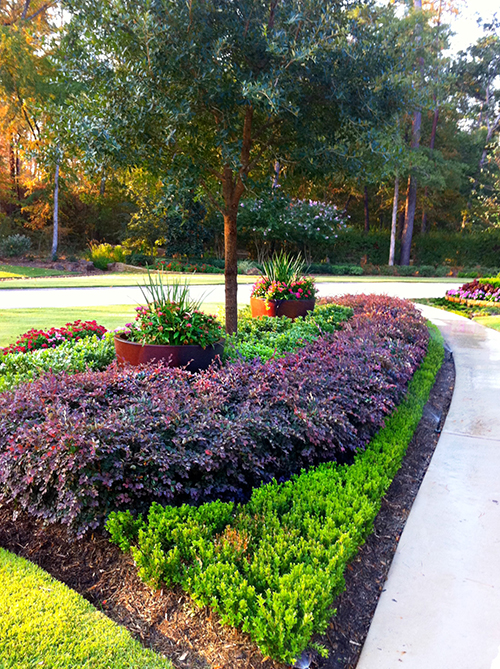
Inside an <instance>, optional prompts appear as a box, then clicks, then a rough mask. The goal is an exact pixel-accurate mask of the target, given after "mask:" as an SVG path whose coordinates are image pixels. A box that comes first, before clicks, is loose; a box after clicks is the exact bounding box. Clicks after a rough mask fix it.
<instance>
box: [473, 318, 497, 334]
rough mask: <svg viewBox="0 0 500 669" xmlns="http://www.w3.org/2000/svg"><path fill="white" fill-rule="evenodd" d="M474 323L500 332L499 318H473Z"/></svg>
mask: <svg viewBox="0 0 500 669" xmlns="http://www.w3.org/2000/svg"><path fill="white" fill-rule="evenodd" d="M474 322H475V323H480V324H481V325H485V326H486V327H488V328H493V329H494V330H498V331H499V332H500V316H478V317H477V318H474Z"/></svg>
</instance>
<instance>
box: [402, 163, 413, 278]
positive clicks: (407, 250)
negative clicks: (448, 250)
mask: <svg viewBox="0 0 500 669" xmlns="http://www.w3.org/2000/svg"><path fill="white" fill-rule="evenodd" d="M416 207H417V178H416V177H415V175H414V174H411V175H410V177H409V179H408V190H407V192H406V206H405V223H404V227H403V237H402V240H401V261H400V265H409V264H410V255H411V242H412V239H413V222H414V220H415V209H416Z"/></svg>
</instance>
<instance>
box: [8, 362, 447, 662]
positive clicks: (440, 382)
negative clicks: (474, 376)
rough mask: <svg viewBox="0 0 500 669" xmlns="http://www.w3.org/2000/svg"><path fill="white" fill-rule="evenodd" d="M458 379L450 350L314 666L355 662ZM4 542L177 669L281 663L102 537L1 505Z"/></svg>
mask: <svg viewBox="0 0 500 669" xmlns="http://www.w3.org/2000/svg"><path fill="white" fill-rule="evenodd" d="M454 380H455V370H454V365H453V360H452V358H451V355H450V354H447V356H446V360H445V363H444V364H443V366H442V368H441V370H440V372H439V374H438V377H437V379H436V383H435V385H434V388H433V390H432V392H431V397H430V400H429V403H428V404H427V406H426V409H425V412H424V417H423V419H422V420H421V422H420V424H419V426H418V428H417V430H416V432H415V435H414V437H413V440H412V442H411V444H410V446H409V448H408V453H407V455H406V457H405V460H404V462H403V466H402V467H401V469H400V471H399V472H398V474H397V475H396V477H395V479H394V481H393V483H392V485H391V487H390V488H389V491H388V493H387V495H386V497H385V498H384V500H383V502H382V508H381V511H380V513H379V515H378V517H377V519H376V521H375V527H374V532H373V534H372V535H370V537H369V538H368V540H367V541H366V543H365V544H364V546H362V547H361V549H360V551H359V553H358V556H357V558H356V559H355V560H354V561H353V563H352V564H351V565H349V567H348V569H347V572H346V589H345V591H344V592H343V593H342V594H341V595H340V596H339V597H338V598H337V600H336V602H335V604H334V606H335V608H336V609H337V614H336V615H335V616H334V617H333V618H332V621H331V623H330V626H329V628H328V630H327V632H326V634H325V635H324V636H322V637H317V638H316V639H315V640H316V641H319V642H320V643H322V644H323V645H325V646H326V647H327V648H328V650H329V657H328V659H326V660H324V659H321V658H319V657H318V656H317V655H316V654H315V653H314V654H312V656H311V657H310V666H311V667H322V668H324V669H333V668H334V667H335V669H354V667H355V666H356V663H357V660H358V657H359V653H360V651H361V648H362V644H363V641H364V639H365V637H366V634H367V632H368V628H369V625H370V621H371V618H372V616H373V613H374V611H375V607H376V605H377V601H378V597H379V595H380V592H381V591H382V588H383V585H384V582H385V578H386V575H387V572H388V570H389V567H390V564H391V561H392V557H393V555H394V552H395V550H396V547H397V543H398V541H399V537H400V535H401V532H402V530H403V527H404V524H405V522H406V518H407V517H408V514H409V511H410V508H411V506H412V503H413V500H414V499H415V496H416V494H417V492H418V489H419V487H420V483H421V481H422V479H423V476H424V474H425V472H426V470H427V467H428V465H429V462H430V459H431V457H432V454H433V452H434V449H435V446H436V443H437V440H438V438H439V433H440V429H441V427H442V424H443V422H444V418H445V416H446V413H447V411H448V407H449V405H450V402H451V396H452V393H453V386H454ZM0 546H2V547H4V548H6V549H8V550H10V551H12V552H14V553H17V554H18V555H21V556H23V557H25V558H27V559H29V560H31V561H32V562H35V563H36V564H38V565H39V566H40V567H42V568H43V569H45V570H46V571H48V572H49V573H50V574H52V575H53V576H54V577H55V578H57V579H59V580H60V581H63V582H64V583H66V584H67V585H68V586H70V587H71V588H73V589H74V590H76V591H77V592H79V593H80V594H82V595H83V596H84V597H85V598H86V599H87V600H88V601H90V602H91V603H92V604H94V605H95V606H96V607H97V608H99V609H100V610H102V611H103V612H104V613H106V614H107V615H108V616H109V617H110V618H112V619H113V620H115V621H116V622H118V623H120V624H122V625H124V626H125V627H127V629H129V630H130V632H131V633H132V634H133V635H134V636H135V637H136V638H138V639H140V640H141V641H142V643H143V644H144V645H145V646H148V647H151V648H154V649H155V650H156V651H157V652H159V653H162V654H163V655H165V656H167V657H169V658H170V659H171V660H172V661H173V663H174V665H175V666H176V667H178V668H179V669H188V668H189V669H209V668H211V669H232V668H233V667H234V668H235V669H280V668H282V667H283V666H284V665H280V664H278V663H276V662H273V661H272V660H269V659H266V658H263V657H262V654H261V653H260V651H259V650H258V649H257V648H256V646H255V645H254V644H253V643H252V642H251V641H250V640H249V638H248V637H247V636H246V635H244V634H242V633H240V632H238V631H237V630H234V629H232V628H229V627H226V626H224V625H222V623H221V622H220V619H219V617H218V616H217V615H216V614H215V613H213V612H211V611H210V609H208V608H204V609H199V608H197V607H196V606H195V605H194V604H193V603H192V602H191V600H190V599H189V597H187V596H186V595H185V594H184V593H183V591H182V590H180V589H175V590H165V591H163V590H162V591H159V592H152V591H151V590H150V589H149V588H148V587H147V586H145V585H144V584H143V583H142V582H141V581H140V580H139V579H138V577H137V575H136V570H135V568H134V565H133V562H132V560H131V558H130V557H129V556H126V555H123V554H122V553H121V552H120V550H119V549H118V548H117V547H115V546H112V545H111V544H110V543H109V542H108V540H107V539H106V538H104V537H103V536H101V535H92V536H91V537H87V538H86V539H85V540H80V541H77V542H73V543H72V542H70V541H68V538H67V536H66V534H65V531H64V530H63V529H60V528H57V529H54V528H53V527H52V528H43V527H40V525H39V523H37V522H36V521H33V520H31V519H30V518H28V517H26V516H23V515H22V516H19V517H18V518H17V519H16V520H15V521H14V520H12V513H11V509H9V507H5V506H4V507H0ZM304 659H305V658H304ZM307 664H308V662H307V661H306V662H305V663H304V666H307Z"/></svg>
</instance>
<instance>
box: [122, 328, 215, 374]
mask: <svg viewBox="0 0 500 669" xmlns="http://www.w3.org/2000/svg"><path fill="white" fill-rule="evenodd" d="M223 350H224V342H223V341H219V342H217V343H216V344H213V345H211V346H207V347H206V348H202V347H201V346H199V345H193V344H183V345H179V346H168V345H162V344H138V343H136V342H134V341H127V339H126V335H125V334H124V333H120V335H116V336H115V351H116V359H117V361H118V364H119V365H134V366H136V365H142V364H144V363H146V362H151V361H153V360H156V361H160V360H161V361H163V362H164V363H165V364H166V365H168V367H185V368H186V369H187V370H188V371H190V372H199V371H200V370H203V369H207V368H208V367H209V366H210V364H211V363H212V362H213V361H214V360H215V359H216V357H217V356H222V352H223Z"/></svg>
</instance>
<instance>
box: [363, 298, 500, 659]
mask: <svg viewBox="0 0 500 669" xmlns="http://www.w3.org/2000/svg"><path fill="white" fill-rule="evenodd" d="M422 311H423V313H424V315H425V316H426V317H427V318H429V319H430V320H432V321H433V322H434V323H435V324H436V325H437V326H438V327H439V329H440V330H441V332H442V334H443V336H444V338H445V340H446V343H447V344H448V345H449V346H450V348H451V349H452V351H453V355H454V358H455V365H456V384H455V391H454V394H453V399H452V403H451V406H450V411H449V413H448V416H447V418H446V422H445V425H444V428H443V431H442V434H441V437H440V439H439V442H438V445H437V448H436V451H435V453H434V456H433V458H432V461H431V463H430V466H429V469H428V471H427V473H426V475H425V477H424V480H423V482H422V485H421V488H420V490H419V492H418V495H417V498H416V500H415V503H414V505H413V507H412V510H411V513H410V515H409V517H408V521H407V523H406V526H405V529H404V531H403V533H402V535H401V540H400V542H399V546H398V549H397V551H396V554H395V556H394V560H393V563H392V566H391V569H390V571H389V575H388V579H387V582H386V584H385V587H384V590H383V592H382V595H381V597H380V600H379V603H378V606H377V609H376V612H375V616H374V618H373V621H372V624H371V627H370V630H369V633H368V637H367V639H366V642H365V645H364V648H363V651H362V654H361V657H360V660H359V663H358V665H357V669H399V668H400V667H403V668H405V669H500V332H495V331H494V330H490V329H487V328H485V327H483V326H481V325H477V324H475V323H473V322H472V321H470V320H467V319H465V318H463V317H461V316H456V315H455V314H451V313H448V312H445V311H440V310H438V309H434V308H431V307H422Z"/></svg>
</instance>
